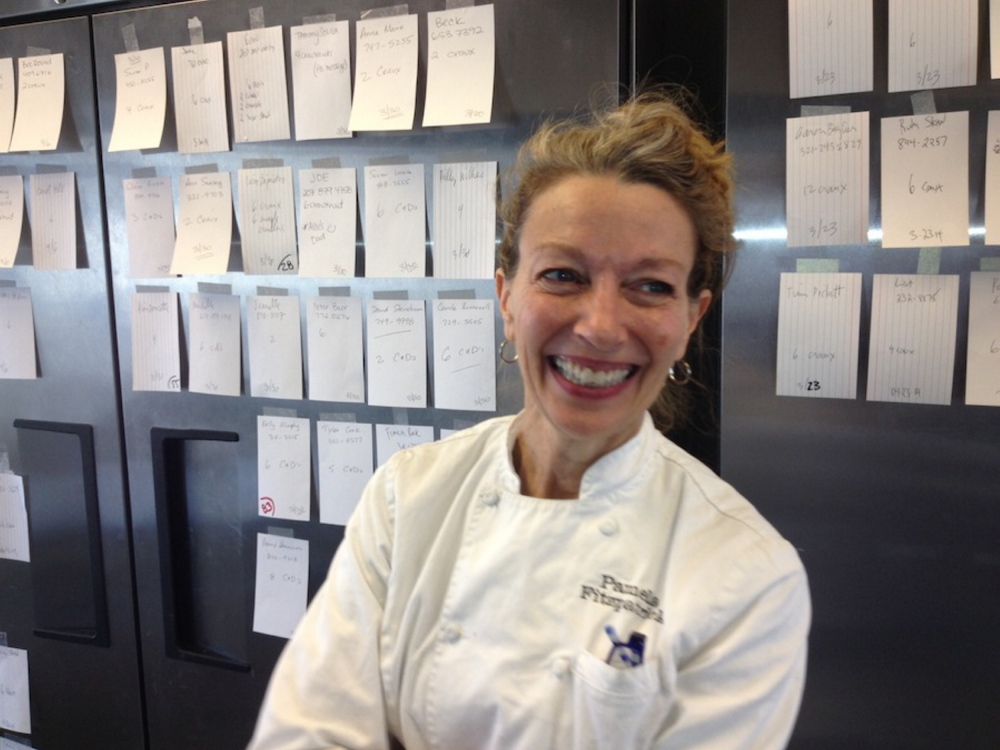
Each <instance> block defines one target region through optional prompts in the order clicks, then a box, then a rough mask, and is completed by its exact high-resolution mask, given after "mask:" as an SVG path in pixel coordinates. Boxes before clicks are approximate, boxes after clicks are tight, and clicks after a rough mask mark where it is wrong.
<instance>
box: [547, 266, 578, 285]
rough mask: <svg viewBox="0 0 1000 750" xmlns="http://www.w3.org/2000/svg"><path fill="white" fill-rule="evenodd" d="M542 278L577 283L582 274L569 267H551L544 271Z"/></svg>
mask: <svg viewBox="0 0 1000 750" xmlns="http://www.w3.org/2000/svg"><path fill="white" fill-rule="evenodd" d="M542 278H543V279H546V280H547V281H559V282H563V283H576V282H578V281H580V275H579V274H578V273H577V272H576V271H573V270H571V269H569V268H551V269H549V270H548V271H545V272H544V273H542Z"/></svg>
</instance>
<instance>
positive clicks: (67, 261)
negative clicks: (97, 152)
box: [28, 172, 76, 271]
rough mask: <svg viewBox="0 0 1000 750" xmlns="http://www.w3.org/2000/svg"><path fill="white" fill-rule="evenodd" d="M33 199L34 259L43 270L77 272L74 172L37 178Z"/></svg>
mask: <svg viewBox="0 0 1000 750" xmlns="http://www.w3.org/2000/svg"><path fill="white" fill-rule="evenodd" d="M28 190H29V191H30V196H31V255H32V257H33V258H34V264H35V268H37V269H39V270H46V271H53V270H69V269H73V268H76V175H75V174H74V173H73V172H50V173H46V174H33V175H31V176H30V177H29V178H28Z"/></svg>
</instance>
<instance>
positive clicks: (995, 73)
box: [989, 0, 1000, 78]
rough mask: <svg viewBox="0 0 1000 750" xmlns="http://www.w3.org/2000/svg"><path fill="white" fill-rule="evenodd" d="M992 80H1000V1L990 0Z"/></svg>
mask: <svg viewBox="0 0 1000 750" xmlns="http://www.w3.org/2000/svg"><path fill="white" fill-rule="evenodd" d="M989 36H990V78H1000V0H990V30H989Z"/></svg>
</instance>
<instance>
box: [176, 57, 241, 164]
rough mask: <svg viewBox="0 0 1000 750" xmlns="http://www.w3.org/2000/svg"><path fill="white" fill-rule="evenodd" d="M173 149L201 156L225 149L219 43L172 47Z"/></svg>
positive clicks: (226, 134) (226, 137) (226, 123)
mask: <svg viewBox="0 0 1000 750" xmlns="http://www.w3.org/2000/svg"><path fill="white" fill-rule="evenodd" d="M170 60H171V65H172V69H173V74H174V116H175V118H176V122H177V150H178V151H179V152H180V153H182V154H202V153H208V152H212V151H228V150H229V120H228V119H227V114H226V84H225V68H224V65H223V62H222V42H208V43H206V44H192V45H189V46H182V47H173V48H172V49H171V50H170Z"/></svg>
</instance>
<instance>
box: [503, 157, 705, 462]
mask: <svg viewBox="0 0 1000 750" xmlns="http://www.w3.org/2000/svg"><path fill="white" fill-rule="evenodd" d="M518 246H519V250H520V260H519V263H518V269H517V273H516V275H515V276H514V278H510V279H509V278H506V277H505V275H504V273H503V271H498V272H497V293H498V296H499V298H500V309H501V312H502V314H503V319H504V333H505V335H506V337H507V339H508V340H510V341H511V342H512V343H514V344H515V345H516V347H517V353H518V362H519V364H520V367H521V376H522V378H523V380H524V391H525V417H526V419H527V420H528V422H527V423H526V424H525V432H522V434H526V431H527V430H528V429H531V430H532V433H530V434H532V435H534V434H535V432H534V430H535V428H539V429H541V430H542V431H543V432H542V433H538V436H539V437H543V438H544V439H547V440H550V439H553V438H555V439H567V438H568V439H569V440H571V441H585V442H586V443H587V444H591V445H593V446H594V448H595V449H596V450H597V451H599V452H601V453H603V452H607V451H609V450H612V449H613V448H615V447H617V446H618V445H620V444H622V443H624V442H625V441H626V440H628V439H629V438H630V437H632V436H633V435H634V434H635V433H636V432H637V431H638V429H639V427H640V425H641V423H642V420H643V415H644V413H645V412H646V410H647V409H648V408H649V407H650V406H651V405H652V403H653V401H654V400H655V399H656V397H657V395H658V394H659V392H660V389H661V388H662V387H663V385H664V382H665V380H666V378H667V374H668V371H669V369H670V366H671V365H672V364H673V363H674V362H675V361H677V360H678V359H681V358H682V357H683V355H684V352H685V349H686V348H687V343H688V338H689V337H690V335H691V333H692V332H693V331H694V329H695V327H696V326H697V324H698V321H699V320H700V319H701V317H702V315H704V313H705V310H706V309H707V308H708V304H709V302H710V300H711V292H709V291H703V292H701V294H700V295H699V296H698V297H697V298H691V297H689V296H688V292H687V284H688V276H689V275H690V273H691V268H692V265H693V264H694V258H695V251H696V247H697V237H696V232H695V228H694V224H693V223H692V221H691V219H690V218H689V217H688V215H687V213H686V211H685V210H684V208H683V207H682V206H681V205H680V204H679V203H678V202H677V201H676V200H675V199H674V198H673V197H672V196H670V195H669V194H668V193H666V192H665V191H663V190H661V189H659V188H656V187H653V186H652V185H647V184H635V183H624V182H621V181H619V180H618V179H617V178H615V177H608V176H592V175H575V176H571V177H567V178H564V179H562V180H561V181H559V182H557V183H555V184H554V185H553V186H551V187H549V188H547V189H546V190H544V191H543V192H542V193H540V194H539V195H537V196H536V197H535V199H534V202H533V203H532V205H531V207H530V208H529V209H528V212H527V215H526V217H525V220H524V223H523V225H522V227H521V235H520V241H519V244H518ZM552 430H554V431H555V432H552Z"/></svg>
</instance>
